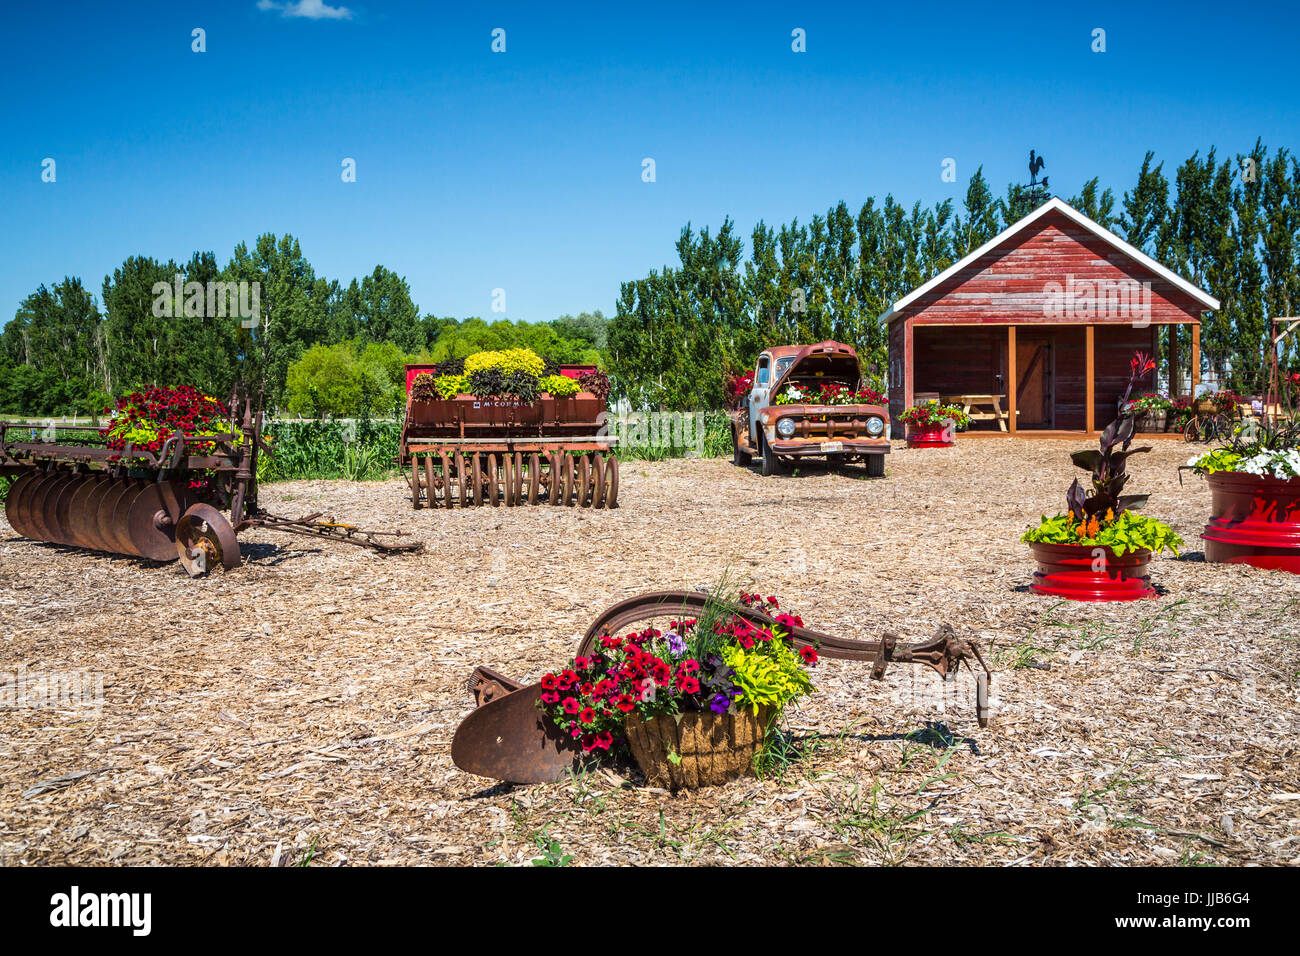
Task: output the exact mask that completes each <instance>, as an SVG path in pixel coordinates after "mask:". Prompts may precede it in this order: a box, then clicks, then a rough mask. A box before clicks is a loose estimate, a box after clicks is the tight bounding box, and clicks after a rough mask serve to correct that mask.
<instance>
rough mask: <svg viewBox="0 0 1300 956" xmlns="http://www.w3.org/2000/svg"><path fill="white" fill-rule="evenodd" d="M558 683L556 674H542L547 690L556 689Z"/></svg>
mask: <svg viewBox="0 0 1300 956" xmlns="http://www.w3.org/2000/svg"><path fill="white" fill-rule="evenodd" d="M557 684H558V682H557V681H556V678H555V675H554V674H543V675H542V688H543V689H545V690H555V688H556V686H557Z"/></svg>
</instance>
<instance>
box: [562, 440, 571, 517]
mask: <svg viewBox="0 0 1300 956" xmlns="http://www.w3.org/2000/svg"><path fill="white" fill-rule="evenodd" d="M562 457H563V458H564V481H563V483H562V485H563V488H564V491H563V495H564V498H563V501H564V507H566V508H572V507H573V456H572V455H570V454H569V453H568V452H565V453H564V454H563V456H562Z"/></svg>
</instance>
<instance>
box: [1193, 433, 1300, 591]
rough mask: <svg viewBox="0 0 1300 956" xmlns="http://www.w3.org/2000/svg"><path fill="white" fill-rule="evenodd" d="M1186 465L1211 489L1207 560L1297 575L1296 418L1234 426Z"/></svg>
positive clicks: (1299, 467)
mask: <svg viewBox="0 0 1300 956" xmlns="http://www.w3.org/2000/svg"><path fill="white" fill-rule="evenodd" d="M1186 467H1188V468H1190V469H1192V470H1193V471H1194V472H1195V473H1196V474H1198V475H1202V476H1204V477H1205V480H1206V482H1207V483H1208V484H1209V486H1210V494H1211V504H1210V512H1211V513H1210V522H1209V524H1207V525H1206V526H1205V532H1204V533H1203V534H1202V535H1201V537H1202V538H1204V539H1205V560H1206V561H1216V562H1227V563H1230V564H1249V565H1253V566H1254V567H1257V568H1272V569H1277V570H1282V571H1291V572H1293V573H1296V574H1300V420H1297V421H1291V422H1278V423H1274V424H1258V423H1255V422H1251V423H1248V424H1246V425H1245V426H1239V427H1238V428H1236V429H1235V432H1234V434H1233V436H1232V437H1231V438H1230V439H1229V440H1228V443H1227V444H1226V445H1223V446H1221V447H1219V448H1214V449H1211V450H1210V451H1208V452H1206V453H1205V454H1204V455H1200V456H1198V457H1195V458H1192V459H1191V460H1190V461H1188V463H1187V465H1186Z"/></svg>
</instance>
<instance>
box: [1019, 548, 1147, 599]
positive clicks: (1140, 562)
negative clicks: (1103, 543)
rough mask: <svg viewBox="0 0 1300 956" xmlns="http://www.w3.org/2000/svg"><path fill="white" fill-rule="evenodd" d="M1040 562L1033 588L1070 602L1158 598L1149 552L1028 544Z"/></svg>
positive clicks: (1035, 591)
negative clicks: (1149, 567)
mask: <svg viewBox="0 0 1300 956" xmlns="http://www.w3.org/2000/svg"><path fill="white" fill-rule="evenodd" d="M1029 547H1030V548H1031V549H1032V550H1033V552H1034V559H1035V560H1036V561H1037V562H1038V570H1037V571H1035V572H1034V583H1033V585H1032V588H1031V589H1032V590H1033V591H1034V593H1036V594H1047V595H1051V596H1052V597H1059V598H1066V599H1067V600H1070V601H1138V600H1141V599H1143V598H1153V597H1156V590H1155V588H1153V587H1152V586H1151V577H1150V572H1149V570H1148V565H1149V564H1150V563H1151V552H1150V551H1145V550H1143V551H1129V552H1127V553H1125V554H1122V555H1117V554H1116V553H1115V552H1114V551H1112V550H1111V549H1110V548H1103V547H1099V546H1096V545H1086V544H1044V543H1041V542H1035V543H1033V544H1031V545H1030V546H1029Z"/></svg>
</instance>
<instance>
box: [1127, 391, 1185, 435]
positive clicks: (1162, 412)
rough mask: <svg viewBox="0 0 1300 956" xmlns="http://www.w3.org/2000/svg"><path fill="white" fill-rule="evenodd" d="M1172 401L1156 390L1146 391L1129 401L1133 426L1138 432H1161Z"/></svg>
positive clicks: (1171, 406)
mask: <svg viewBox="0 0 1300 956" xmlns="http://www.w3.org/2000/svg"><path fill="white" fill-rule="evenodd" d="M1173 407H1174V403H1173V402H1172V401H1170V400H1169V399H1168V398H1167V397H1166V396H1164V395H1161V394H1159V393H1157V392H1146V393H1144V394H1142V395H1139V396H1138V397H1137V398H1135V399H1133V401H1132V402H1130V403H1129V407H1128V411H1129V413H1130V414H1131V415H1132V416H1133V428H1134V430H1136V431H1138V432H1162V431H1164V430H1165V421H1166V419H1167V418H1168V417H1169V412H1170V410H1172V409H1173Z"/></svg>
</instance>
